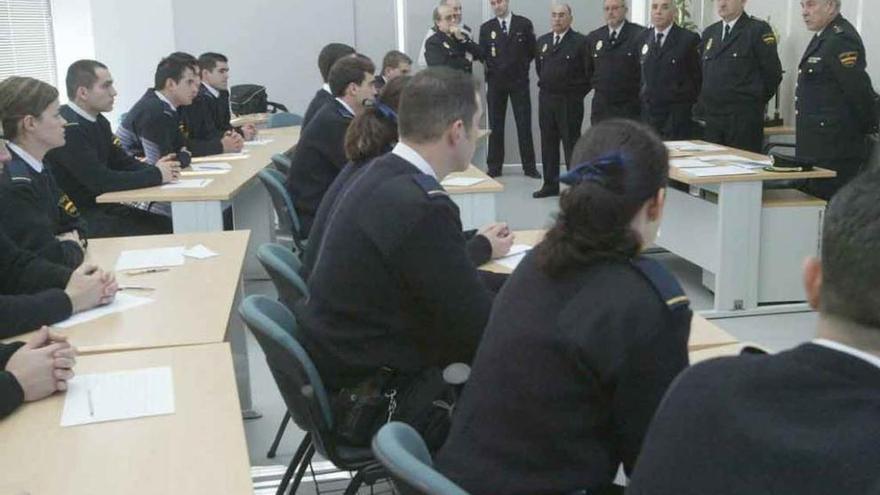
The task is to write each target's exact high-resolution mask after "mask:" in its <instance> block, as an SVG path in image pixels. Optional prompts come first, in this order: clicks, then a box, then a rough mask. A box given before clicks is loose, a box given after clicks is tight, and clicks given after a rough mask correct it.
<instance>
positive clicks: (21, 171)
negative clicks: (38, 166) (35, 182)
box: [4, 158, 32, 184]
mask: <svg viewBox="0 0 880 495" xmlns="http://www.w3.org/2000/svg"><path fill="white" fill-rule="evenodd" d="M4 169H5V172H6V175H8V176H9V181H10V182H13V183H21V184H30V183H31V182H32V180H31V173H30V171H31V167H30V165H28V164H27V163H25V162H24V161H23V160H22V159H20V158H16V159H14V160H12V161H11V162H9V163H7V164H6V166H5V167H4Z"/></svg>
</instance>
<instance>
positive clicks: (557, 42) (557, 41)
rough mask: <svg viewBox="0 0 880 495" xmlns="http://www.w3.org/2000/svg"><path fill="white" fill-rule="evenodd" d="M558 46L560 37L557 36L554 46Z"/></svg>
mask: <svg viewBox="0 0 880 495" xmlns="http://www.w3.org/2000/svg"><path fill="white" fill-rule="evenodd" d="M558 45H559V35H558V34H557V35H556V37H555V38H554V39H553V46H558Z"/></svg>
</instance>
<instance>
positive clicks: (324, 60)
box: [288, 43, 355, 153]
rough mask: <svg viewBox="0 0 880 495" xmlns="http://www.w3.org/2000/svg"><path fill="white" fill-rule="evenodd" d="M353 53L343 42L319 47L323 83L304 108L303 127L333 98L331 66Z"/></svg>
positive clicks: (319, 64)
mask: <svg viewBox="0 0 880 495" xmlns="http://www.w3.org/2000/svg"><path fill="white" fill-rule="evenodd" d="M354 54H355V50H354V48H352V47H350V46H348V45H345V44H343V43H330V44H329V45H327V46H325V47H324V48H322V49H321V53H320V54H318V70H320V71H321V80H322V81H324V85H323V86H322V87H321V89H319V90H318V92H317V93H315V96H314V97H312V101H311V102H310V103H309V106H308V108H307V109H306V114H305V115H304V116H303V124H302V126H303V129H305V127H306V126H307V125H309V122H311V121H312V119H313V118H314V117H315V115H317V113H318V110H320V109H321V108H323V107H324V105H325V104H326V103H329V102H331V101H333V99H334V96H333V92H332V91H330V84H329V83H328V78H329V77H330V68H331V67H333V64H335V63H336V61H337V60H339V59H341V58H343V57H348V56H350V55H354ZM288 153H289V152H288Z"/></svg>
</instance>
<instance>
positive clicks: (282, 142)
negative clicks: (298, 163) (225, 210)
mask: <svg viewBox="0 0 880 495" xmlns="http://www.w3.org/2000/svg"><path fill="white" fill-rule="evenodd" d="M299 133H300V127H299V126H295V127H279V128H277V129H266V130H263V131H260V139H272V140H273V141H272V142H271V143H268V144H265V145H261V146H245V148H244V153H245V154H247V155H249V156H248V158H246V159H239V160H230V161H228V162H227V163H229V165H231V166H232V170H231V171H230V172H229V173H227V174H223V175H190V174H187V176H185V177H183V178H184V179H211V183H210V184H209V185H208V186H207V187H204V188H202V189H162V188H161V186H155V187H147V188H144V189H133V190H131V191H119V192H112V193H106V194H102V195H100V196H98V199H97V201H98V203H128V202H143V201H171V202H174V201H228V200H230V199H232V197H233V196H235V194H236V193H237V192H238V191H239V189H241V188H242V187H243V186H244V185H245V184H247V182H248V181H250V180H251V179H252V178H253V177H254V176H255V175H257V173H258V172H259V171H260V170H263V169H264V168H265V167H266V166H267V165H269V163H271V162H272V155H274V154H276V153H281V152H284V151H287V150H288V149H289V148H290V147H291V146H293V145H295V144H296V143H297V141H298V140H299ZM216 161H218V162H222V161H223V158H222V157H219V158H218V159H217V160H216Z"/></svg>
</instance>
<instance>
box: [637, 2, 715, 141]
mask: <svg viewBox="0 0 880 495" xmlns="http://www.w3.org/2000/svg"><path fill="white" fill-rule="evenodd" d="M677 11H678V9H677V8H676V6H675V2H674V1H673V0H651V21H652V24H654V27H653V28H652V29H648V30H646V31H645V32H644V33H643V34H642V36H641V37H640V39H639V46H640V48H639V52H640V56H641V61H642V89H641V93H640V95H641V103H642V120H644V121H645V122H646V123H647V124H649V125H650V126H651V127H653V128H654V129H656V130H657V132H658V133H659V134H660V136H661V137H663V139H667V140H681V139H690V138H691V137H693V114H692V111H693V106H694V103H696V102H697V96H699V94H700V85H701V84H702V81H703V73H702V72H701V70H700V51H699V50H700V36H699V35H698V34H696V33H693V32H691V31H689V30H687V29H684V28H681V27H679V26H677V25H676V24H675V22H674V19H675V15H676V13H677Z"/></svg>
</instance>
